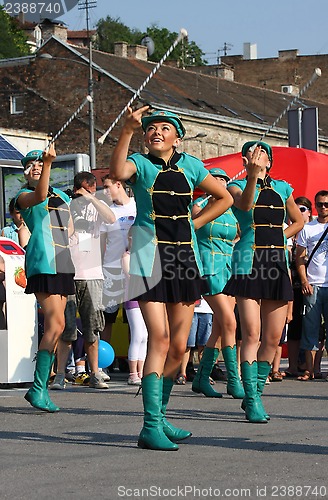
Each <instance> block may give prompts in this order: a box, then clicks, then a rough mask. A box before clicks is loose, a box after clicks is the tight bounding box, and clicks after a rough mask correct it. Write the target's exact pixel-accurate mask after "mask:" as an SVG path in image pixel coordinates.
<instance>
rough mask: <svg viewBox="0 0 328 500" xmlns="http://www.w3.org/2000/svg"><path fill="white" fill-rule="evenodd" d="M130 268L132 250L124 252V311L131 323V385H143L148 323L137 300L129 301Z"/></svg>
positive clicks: (129, 358) (129, 361) (129, 357)
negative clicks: (125, 296)
mask: <svg viewBox="0 0 328 500" xmlns="http://www.w3.org/2000/svg"><path fill="white" fill-rule="evenodd" d="M129 267H130V250H127V251H126V252H124V254H123V256H122V268H123V271H124V274H125V277H126V290H127V300H126V301H125V302H124V309H125V311H126V315H127V318H128V323H129V330H130V343H129V349H128V363H129V370H130V374H129V378H128V384H129V385H141V379H142V376H143V367H144V363H145V359H146V354H147V339H148V331H147V327H146V323H145V321H144V319H143V316H142V314H141V310H140V307H139V304H138V301H137V300H129V299H128V296H129V294H128V290H129V280H130V276H129Z"/></svg>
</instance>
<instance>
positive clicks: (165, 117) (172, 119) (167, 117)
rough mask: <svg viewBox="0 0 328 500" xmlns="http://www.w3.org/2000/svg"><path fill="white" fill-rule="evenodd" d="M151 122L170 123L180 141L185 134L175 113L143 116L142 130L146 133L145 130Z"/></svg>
mask: <svg viewBox="0 0 328 500" xmlns="http://www.w3.org/2000/svg"><path fill="white" fill-rule="evenodd" d="M152 122H168V123H171V124H172V125H174V126H175V128H176V130H177V132H178V136H179V137H180V139H182V138H183V137H184V136H185V134H186V129H185V128H184V126H183V125H182V122H181V120H180V118H179V117H178V115H176V114H175V113H171V112H170V111H163V110H159V111H154V113H152V114H151V115H149V116H144V117H143V118H141V123H142V128H143V130H144V131H146V128H147V127H148V125H149V124H150V123H152Z"/></svg>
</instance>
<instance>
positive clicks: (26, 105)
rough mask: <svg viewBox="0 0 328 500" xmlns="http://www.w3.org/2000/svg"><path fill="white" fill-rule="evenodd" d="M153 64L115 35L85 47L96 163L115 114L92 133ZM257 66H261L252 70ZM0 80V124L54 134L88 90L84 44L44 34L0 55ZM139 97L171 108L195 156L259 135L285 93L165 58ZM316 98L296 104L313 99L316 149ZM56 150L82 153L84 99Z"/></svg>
mask: <svg viewBox="0 0 328 500" xmlns="http://www.w3.org/2000/svg"><path fill="white" fill-rule="evenodd" d="M42 56H43V57H42ZM50 56H52V57H53V58H52V59H51V58H50ZM262 61H263V60H262ZM154 66H155V64H154V63H151V62H148V61H147V55H146V48H145V47H142V46H133V47H129V46H127V44H126V43H124V42H122V43H118V44H116V53H115V54H108V53H103V52H99V51H93V91H94V109H95V136H96V146H97V167H99V168H106V166H107V164H108V161H109V158H110V155H111V151H112V148H113V145H114V144H115V143H116V139H117V137H118V134H119V130H120V127H121V125H122V121H121V122H119V123H118V125H117V126H116V127H115V128H114V129H113V131H112V132H111V134H110V135H109V137H108V139H107V140H106V142H105V144H104V145H103V146H101V145H98V143H97V138H99V137H100V136H101V135H102V134H103V132H104V131H105V130H106V129H107V128H108V127H109V126H110V124H111V123H112V122H113V121H114V119H115V118H116V116H117V115H118V114H119V113H120V112H121V110H122V109H123V108H124V107H125V105H126V104H127V102H128V101H129V100H130V98H131V97H132V96H133V94H134V93H135V91H136V90H137V89H138V88H139V87H140V85H141V84H142V83H143V81H144V80H145V78H146V77H147V76H148V75H149V74H150V73H151V71H152V70H153V69H154ZM257 73H261V72H260V70H258V71H257ZM262 73H263V72H262ZM311 73H312V69H311ZM223 76H224V75H223ZM304 78H305V79H308V75H307V74H306V75H305V74H304ZM0 82H1V85H0V107H1V113H0V131H1V128H6V129H11V130H12V129H17V130H27V131H30V132H33V131H35V132H38V133H43V134H44V135H45V136H46V135H47V134H49V133H53V134H54V133H56V132H57V131H58V130H59V129H60V128H61V127H62V125H63V124H64V123H65V122H66V121H67V119H68V118H69V117H70V116H71V115H72V113H74V111H75V110H76V109H77V108H78V106H79V105H80V104H81V102H82V101H83V100H84V98H85V96H86V95H87V93H88V88H89V68H88V50H87V49H84V48H82V47H72V46H70V45H68V44H67V43H65V42H64V41H62V40H59V39H57V38H56V37H51V38H50V39H48V40H47V41H46V42H45V43H44V44H43V45H42V47H41V48H40V49H39V50H38V51H37V52H36V53H35V54H34V55H33V56H28V57H23V58H17V59H11V60H2V61H0ZM316 85H317V83H316V84H315V85H313V88H312V89H313V92H314V91H315V87H316ZM316 92H317V91H316ZM308 96H310V90H309V93H308V94H307V97H308ZM141 98H142V99H139V100H138V101H136V102H135V103H134V104H135V105H141V104H142V103H145V102H147V103H149V104H151V106H152V107H153V108H154V109H160V108H165V109H169V110H171V111H174V112H177V113H178V114H179V115H180V116H181V118H182V120H183V123H184V125H185V127H186V130H187V136H186V138H185V140H184V144H183V149H184V150H185V151H187V152H188V153H191V154H195V155H197V156H199V157H201V158H210V157H215V156H220V155H224V154H228V153H233V152H236V151H238V150H240V148H241V145H242V144H243V142H245V140H248V139H259V138H260V137H261V136H262V134H263V133H265V132H266V131H267V130H268V128H269V127H270V126H271V124H272V123H273V122H274V121H275V119H276V118H277V117H278V116H279V115H280V114H281V113H282V112H283V111H284V110H285V109H286V107H287V106H288V104H289V102H290V100H291V97H290V96H289V95H287V96H286V95H285V94H284V93H281V92H277V91H273V90H268V88H267V87H266V88H265V87H263V86H262V88H261V86H260V87H259V86H255V85H254V84H252V85H245V84H244V83H240V82H237V81H231V78H230V76H229V75H226V78H224V77H217V76H208V75H204V74H199V73H197V72H195V71H189V70H185V69H178V68H174V67H171V66H166V65H164V66H162V67H161V68H160V69H159V71H158V72H157V73H156V75H155V76H154V77H153V78H152V79H151V80H150V81H149V83H148V84H147V86H146V88H145V89H144V91H143V92H142V95H141ZM316 99H317V101H316V100H308V99H303V98H302V99H301V100H300V102H299V103H298V106H299V105H302V106H318V108H319V127H320V141H319V143H320V151H321V152H328V104H326V103H324V102H322V101H323V97H321V94H320V95H319V94H318V92H317V94H316ZM320 101H321V102H320ZM286 127H287V121H286V117H284V118H283V119H282V120H281V121H280V122H279V124H278V125H277V127H276V128H275V129H274V130H273V131H271V132H270V134H269V135H268V137H267V140H268V141H269V142H270V143H271V144H272V145H278V146H286V145H288V136H287V128H286ZM142 148H143V141H142V134H141V133H140V134H136V135H135V137H134V138H133V141H132V143H131V150H133V151H141V150H142ZM57 151H58V154H66V153H88V151H89V117H88V107H87V106H85V107H84V109H83V110H82V112H81V113H80V114H79V116H78V117H77V118H76V119H75V120H74V121H73V122H72V123H71V124H70V125H69V126H68V127H67V129H66V130H65V131H64V132H63V134H62V135H61V136H60V138H59V139H58V141H57Z"/></svg>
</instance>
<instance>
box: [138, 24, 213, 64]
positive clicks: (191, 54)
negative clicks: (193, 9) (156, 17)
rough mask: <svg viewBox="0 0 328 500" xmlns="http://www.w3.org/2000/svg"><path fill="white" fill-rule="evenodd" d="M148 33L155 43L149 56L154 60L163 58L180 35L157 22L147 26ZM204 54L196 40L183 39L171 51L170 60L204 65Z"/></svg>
mask: <svg viewBox="0 0 328 500" xmlns="http://www.w3.org/2000/svg"><path fill="white" fill-rule="evenodd" d="M147 35H148V36H150V37H151V38H152V39H153V41H154V44H155V52H154V54H153V55H152V56H151V57H149V60H150V61H154V62H157V61H159V60H160V59H161V58H162V56H163V55H164V54H165V52H166V51H167V50H168V49H169V48H170V46H171V45H172V43H173V42H174V41H175V40H176V39H177V37H178V33H176V32H171V31H169V30H168V29H166V28H159V27H158V26H157V25H156V24H152V25H151V26H150V27H148V28H147ZM139 43H140V42H139ZM203 56H204V52H202V51H201V49H200V48H199V47H198V46H197V45H196V43H195V42H193V41H189V40H186V39H183V40H182V42H181V43H179V44H178V45H177V46H176V47H175V49H174V50H173V51H172V52H171V54H170V55H169V57H168V60H171V61H178V63H179V66H181V67H184V66H202V65H204V64H206V61H205V60H204V59H203Z"/></svg>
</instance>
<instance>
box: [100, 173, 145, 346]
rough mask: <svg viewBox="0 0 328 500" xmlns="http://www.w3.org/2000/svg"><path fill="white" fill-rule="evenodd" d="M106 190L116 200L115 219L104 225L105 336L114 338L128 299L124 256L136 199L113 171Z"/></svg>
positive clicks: (111, 206)
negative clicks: (124, 304) (115, 177)
mask: <svg viewBox="0 0 328 500" xmlns="http://www.w3.org/2000/svg"><path fill="white" fill-rule="evenodd" d="M102 182H103V186H104V191H105V193H106V194H107V196H109V197H110V198H111V200H112V204H111V205H110V207H109V209H110V210H111V213H112V217H111V220H109V221H107V222H106V223H103V224H102V225H101V228H100V232H101V235H102V238H103V239H104V240H105V242H104V244H102V249H103V248H105V250H104V255H103V273H104V289H103V306H104V316H105V328H104V331H103V333H102V335H101V337H102V339H103V340H105V341H106V342H110V338H111V333H112V325H113V323H115V320H116V317H117V313H118V309H119V305H120V304H121V303H122V302H123V301H124V292H125V275H124V272H123V269H122V256H123V254H124V252H125V251H126V250H127V249H128V233H129V230H130V228H131V226H132V225H133V223H134V220H135V217H136V203H135V201H134V198H130V197H129V196H128V195H127V193H126V191H125V188H124V185H123V184H122V182H121V181H116V180H113V179H111V176H110V175H105V176H104V177H102Z"/></svg>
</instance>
